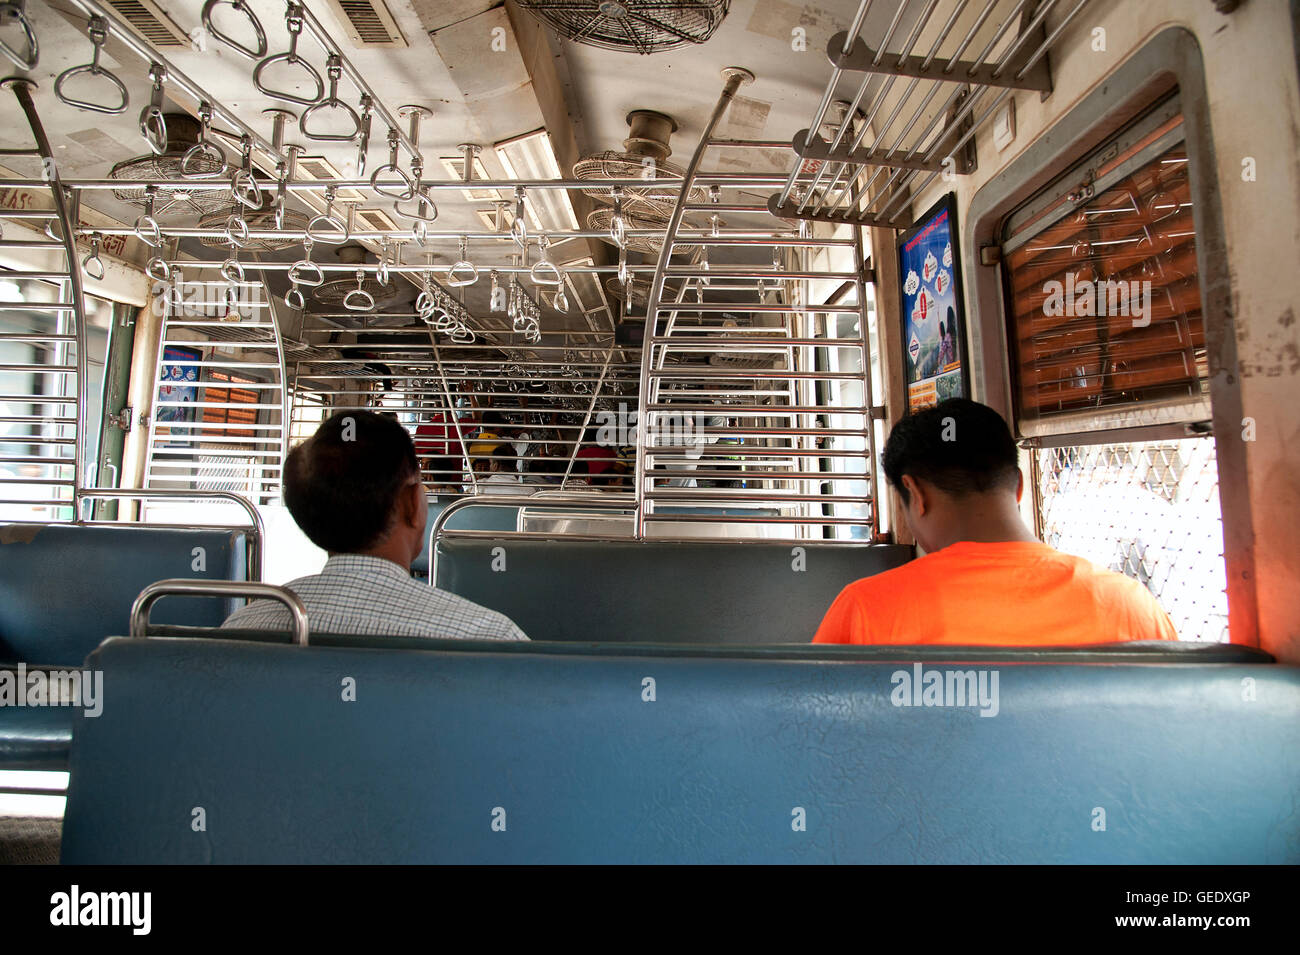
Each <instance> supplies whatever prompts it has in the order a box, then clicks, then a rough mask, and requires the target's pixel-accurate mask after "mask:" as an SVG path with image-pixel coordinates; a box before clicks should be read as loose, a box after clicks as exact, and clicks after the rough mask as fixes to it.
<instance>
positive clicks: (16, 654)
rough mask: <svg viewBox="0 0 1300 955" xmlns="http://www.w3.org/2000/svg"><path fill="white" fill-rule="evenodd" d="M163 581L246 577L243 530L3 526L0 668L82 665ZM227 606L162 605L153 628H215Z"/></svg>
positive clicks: (197, 602) (207, 602)
mask: <svg viewBox="0 0 1300 955" xmlns="http://www.w3.org/2000/svg"><path fill="white" fill-rule="evenodd" d="M169 577H189V578H193V579H196V580H244V579H246V578H247V570H246V563H245V549H244V533H243V532H242V531H236V530H229V529H222V528H202V529H191V528H171V527H152V526H149V525H147V524H144V525H141V524H136V525H114V526H106V525H75V524H5V525H0V662H8V663H18V662H25V663H30V664H35V665H42V666H43V665H49V666H80V665H81V662H82V661H83V660H84V659H85V658H86V654H88V653H90V651H91V650H93V649H94V648H95V647H96V646H98V645H99V642H100V641H101V640H103V639H104V637H105V636H107V635H108V634H110V633H124V632H126V629H127V626H128V624H129V618H130V612H131V604H132V603H133V602H134V601H135V598H136V596H137V595H138V594H139V593H140V591H141V590H143V589H144V588H145V587H146V586H148V585H149V584H151V583H154V582H155V581H158V580H164V579H166V578H169ZM230 609H231V603H230V601H228V600H224V599H221V598H216V597H168V598H165V599H163V600H161V601H159V603H158V604H157V606H156V607H155V608H154V612H153V615H152V619H153V620H155V621H157V622H158V623H168V624H189V625H193V626H217V625H219V624H220V623H221V621H222V620H224V619H225V618H226V615H227V613H228V611H229V610H230Z"/></svg>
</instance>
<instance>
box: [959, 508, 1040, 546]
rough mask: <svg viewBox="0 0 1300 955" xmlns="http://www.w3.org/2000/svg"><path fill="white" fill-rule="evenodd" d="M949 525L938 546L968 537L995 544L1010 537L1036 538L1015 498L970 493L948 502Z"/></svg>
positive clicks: (1010, 538) (1003, 541) (1007, 540)
mask: <svg viewBox="0 0 1300 955" xmlns="http://www.w3.org/2000/svg"><path fill="white" fill-rule="evenodd" d="M948 506H949V507H951V508H952V510H951V513H950V520H948V521H946V522H944V523H945V525H946V526H947V527H948V528H949V531H948V533H947V534H945V535H944V538H943V540H942V543H941V544H940V546H941V547H947V546H948V545H949V544H956V543H959V542H962V541H968V542H970V543H974V544H998V543H1005V542H1010V541H1020V542H1037V540H1038V538H1037V537H1035V536H1034V533H1033V532H1032V531H1031V530H1030V529H1029V528H1027V527H1026V526H1025V522H1024V521H1023V520H1021V518H1020V510H1019V507H1018V505H1017V504H1016V502H1015V501H1014V499H1013V500H1011V501H1010V502H1008V501H1004V500H1001V499H999V498H988V497H984V496H980V495H970V496H968V497H965V498H961V499H959V500H956V501H953V502H951V504H949V505H948Z"/></svg>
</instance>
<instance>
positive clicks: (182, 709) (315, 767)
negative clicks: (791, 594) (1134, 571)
mask: <svg viewBox="0 0 1300 955" xmlns="http://www.w3.org/2000/svg"><path fill="white" fill-rule="evenodd" d="M349 643H350V644H351V645H349ZM445 643H446V642H443V641H429V642H428V646H429V647H430V649H412V648H411V641H397V642H390V641H385V640H383V639H382V638H375V639H371V640H367V639H365V638H353V640H352V641H347V640H334V641H331V645H327V646H326V645H321V646H310V647H295V646H289V645H284V644H280V643H274V642H263V641H259V642H252V641H248V642H245V641H238V640H213V639H204V640H192V639H170V638H150V639H138V640H127V639H111V640H108V641H107V642H105V643H104V644H103V645H102V646H101V647H100V648H99V649H98V650H96V651H95V653H94V654H93V655H92V657H91V659H90V664H91V665H92V666H95V667H99V668H102V669H103V671H104V673H105V682H106V684H107V685H108V686H110V687H111V688H112V694H111V697H110V698H109V699H108V700H107V702H106V705H105V707H104V710H103V713H102V714H101V715H100V716H99V717H97V718H88V717H78V723H77V726H76V732H75V734H74V737H73V753H72V760H71V783H70V789H69V794H68V803H67V812H66V817H65V821H64V826H63V844H62V858H63V861H64V862H66V863H78V864H99V863H144V864H150V863H236V864H238V863H273V862H274V863H435V862H436V863H608V862H616V863H617V862H648V863H683V862H685V863H719V862H721V863H733V862H734V863H753V862H760V863H768V862H772V863H780V862H786V863H788V862H799V863H818V862H849V863H976V862H980V863H1112V864H1134V863H1167V864H1186V863H1198V864H1215V865H1219V864H1227V863H1292V864H1294V863H1296V862H1300V816H1297V814H1296V813H1295V807H1294V801H1295V793H1296V792H1297V791H1300V720H1298V719H1297V718H1296V715H1297V713H1300V669H1297V668H1293V667H1282V666H1277V665H1269V664H1261V663H1260V662H1258V661H1259V659H1260V656H1261V655H1258V654H1252V653H1251V652H1250V651H1235V650H1233V648H1219V647H1214V646H1209V647H1186V646H1177V645H1165V646H1161V647H1155V648H1145V649H1141V648H1135V647H1131V646H1130V647H1114V646H1112V647H1106V648H1098V649H1092V650H1070V649H1068V648H1066V649H1062V648H1053V649H1051V650H1040V651H1023V650H1011V651H1008V650H996V649H993V650H990V649H986V648H975V649H971V648H965V649H963V648H959V647H926V648H917V647H887V648H867V649H862V648H852V647H797V648H775V647H761V648H748V649H740V648H702V647H682V646H669V645H659V646H655V647H647V646H635V647H634V646H609V645H607V646H603V647H596V646H585V647H584V646H580V645H576V644H550V645H547V644H511V645H493V644H472V643H468V642H460V643H459V644H457V645H456V646H455V647H454V648H452V647H448V646H446V645H445ZM1263 659H1267V658H1266V657H1265V658H1263ZM1242 660H1248V661H1249V660H1255V661H1257V662H1241V661H1242ZM1158 661H1164V662H1158ZM932 672H938V673H939V675H940V676H939V678H938V679H939V683H940V686H945V687H952V686H956V685H961V675H962V674H965V673H970V681H969V682H968V683H966V684H964V685H970V686H974V687H979V688H982V689H984V690H986V691H988V692H987V694H986V696H985V697H984V698H983V699H981V698H980V697H979V694H978V693H975V694H974V698H973V699H971V700H965V701H963V700H962V699H961V697H960V696H959V695H957V694H955V693H954V692H953V691H952V690H951V689H948V690H945V691H944V693H945V694H946V696H945V697H944V699H946V701H947V702H949V703H950V704H952V705H943V706H940V705H924V704H923V703H922V702H921V701H922V700H923V699H924V697H923V696H922V695H921V693H920V692H917V693H916V695H915V696H913V689H914V688H913V687H911V686H908V687H907V692H906V693H903V692H902V691H901V690H900V687H902V686H903V685H904V682H905V681H910V680H911V679H912V678H913V677H914V676H916V675H918V674H920V675H921V677H922V680H921V683H920V684H918V686H917V687H916V688H915V689H916V690H918V691H919V690H920V687H921V686H922V685H929V684H931V682H932V681H931V680H930V679H929V677H928V676H926V674H928V673H932ZM949 673H955V674H958V676H959V679H958V680H952V679H951V678H950V677H948V676H947V674H949ZM993 674H997V676H998V680H997V683H996V684H995V683H994V681H993ZM348 678H350V679H351V680H352V681H355V683H354V685H355V687H356V695H355V701H353V702H348V701H345V699H344V694H343V687H344V683H345V680H347V679H348ZM1247 680H1249V681H1251V682H1250V685H1251V687H1252V690H1253V692H1252V693H1249V694H1247V693H1244V692H1243V686H1244V685H1245V682H1244V681H1247ZM995 685H996V688H997V689H996V693H994V692H993V687H994V686H995ZM904 703H907V704H911V705H903V704H904ZM984 714H987V715H984ZM252 767H256V771H255V772H252V771H248V770H249V769H250V768H252ZM196 808H201V809H202V810H203V816H204V820H205V827H204V828H203V830H202V831H195V828H194V827H193V825H192V822H193V820H194V818H195V816H194V813H195V810H196ZM1099 824H1100V825H1099Z"/></svg>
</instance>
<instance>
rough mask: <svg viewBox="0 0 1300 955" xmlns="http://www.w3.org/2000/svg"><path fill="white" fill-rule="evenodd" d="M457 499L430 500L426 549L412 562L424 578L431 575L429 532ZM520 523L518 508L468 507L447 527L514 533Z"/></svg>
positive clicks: (456, 515)
mask: <svg viewBox="0 0 1300 955" xmlns="http://www.w3.org/2000/svg"><path fill="white" fill-rule="evenodd" d="M455 500H458V498H456V497H452V496H443V497H435V498H431V499H430V500H429V514H428V523H427V524H426V525H425V537H424V547H423V548H422V549H421V550H420V556H419V557H417V558H415V560H414V561H412V562H411V570H413V571H415V572H416V573H417V574H420V575H422V576H427V575H428V573H429V530H430V529H431V528H432V527H433V522H434V521H435V520H437V519H438V515H439V514H441V513H442V512H443V510H444V509H445V508H446V507H447V505H448V504H450V503H451V502H452V501H455ZM518 521H519V508H517V507H467V508H465V509H464V510H462V511H459V512H458V513H455V514H452V515H451V517H450V518H448V521H447V526H448V527H449V528H451V529H453V530H458V531H512V530H514V529H515V525H516V524H517V523H518Z"/></svg>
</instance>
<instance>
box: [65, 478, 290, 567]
mask: <svg viewBox="0 0 1300 955" xmlns="http://www.w3.org/2000/svg"><path fill="white" fill-rule="evenodd" d="M151 498H157V499H159V500H173V501H176V500H181V501H185V500H189V501H210V500H222V501H230V502H232V503H234V504H238V505H239V506H240V507H242V508H243V509H244V512H245V513H247V514H248V517H249V525H248V526H247V527H240V528H239V530H244V531H249V532H251V533H250V535H249V537H248V542H247V544H246V545H245V553H246V554H247V560H248V576H249V580H250V582H259V581H261V579H262V550H263V542H264V541H265V540H266V528H265V526H264V525H263V523H262V515H261V514H259V513H258V512H257V508H255V507H254V506H253V505H252V503H251V502H250V501H249V500H248V499H247V498H244V497H240V496H239V495H238V494H235V493H234V492H233V491H186V490H183V489H179V488H149V489H142V488H115V487H85V488H78V489H77V490H76V493H75V496H74V509H73V513H74V515H75V518H74V519H75V523H77V524H86V525H96V524H116V523H120V522H118V521H87V520H84V519H83V518H82V516H81V503H82V502H83V501H89V500H113V499H120V500H131V501H143V500H149V499H151ZM134 523H143V522H134Z"/></svg>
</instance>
